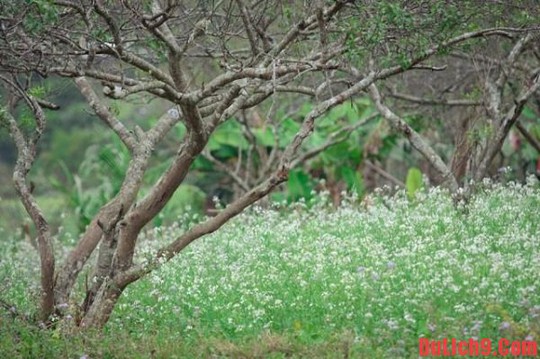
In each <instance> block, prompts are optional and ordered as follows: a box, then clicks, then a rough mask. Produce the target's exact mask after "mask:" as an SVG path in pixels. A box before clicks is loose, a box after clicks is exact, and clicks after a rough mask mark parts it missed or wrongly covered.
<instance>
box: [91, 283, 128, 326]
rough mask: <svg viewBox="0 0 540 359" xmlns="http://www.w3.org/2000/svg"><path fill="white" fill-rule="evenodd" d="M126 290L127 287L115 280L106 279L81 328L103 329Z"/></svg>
mask: <svg viewBox="0 0 540 359" xmlns="http://www.w3.org/2000/svg"><path fill="white" fill-rule="evenodd" d="M124 289H125V286H124V287H120V286H118V284H117V283H116V282H115V281H114V280H112V279H109V278H107V279H105V280H104V282H103V284H102V286H101V288H100V289H99V290H98V292H97V293H96V296H95V297H94V301H93V302H92V304H91V305H90V307H89V308H88V311H87V312H86V313H85V314H84V316H83V318H82V320H81V324H80V327H81V328H84V329H91V328H95V329H102V328H103V327H104V326H105V324H106V323H107V321H108V320H109V317H110V316H111V313H112V311H113V309H114V307H115V305H116V303H117V302H118V299H120V295H121V294H122V292H123V291H124Z"/></svg>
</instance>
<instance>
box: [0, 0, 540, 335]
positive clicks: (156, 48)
mask: <svg viewBox="0 0 540 359" xmlns="http://www.w3.org/2000/svg"><path fill="white" fill-rule="evenodd" d="M381 3H382V2H381ZM428 3H429V4H431V5H433V9H435V10H436V16H435V17H434V19H435V20H434V21H438V16H442V15H441V14H442V13H440V6H439V3H440V2H437V1H433V2H426V4H428ZM1 6H2V16H1V17H0V27H1V34H0V51H1V56H0V70H1V71H2V77H1V79H2V81H3V82H4V84H5V85H6V88H7V90H8V91H9V93H10V94H11V96H10V97H9V98H10V102H9V103H8V104H6V106H4V107H2V111H1V112H0V120H1V122H2V123H4V124H6V125H7V127H8V128H9V132H10V134H11V137H12V138H13V140H14V142H15V144H16V145H17V149H18V152H19V159H18V161H17V166H16V167H15V172H14V180H15V185H16V189H17V191H18V194H19V196H20V198H21V200H22V201H23V203H24V205H25V208H26V210H27V211H28V213H29V214H30V216H31V218H32V220H33V222H34V225H35V226H36V228H37V231H38V233H39V236H38V249H39V252H40V259H41V273H42V279H41V290H42V303H41V319H42V320H44V321H47V320H48V319H49V318H50V317H51V315H53V314H54V315H58V316H60V317H63V316H64V315H65V314H66V313H67V312H68V311H69V310H76V311H78V312H79V314H78V317H79V318H80V320H79V321H78V324H79V325H80V326H81V327H85V328H87V327H102V326H103V325H104V324H105V323H106V322H107V320H108V318H109V316H110V314H111V312H112V311H113V308H114V306H115V304H116V303H117V301H118V298H119V297H120V295H121V294H122V292H123V290H124V289H125V288H126V287H127V286H128V285H129V284H130V283H133V282H135V281H137V280H138V279H140V278H142V277H143V276H145V275H146V274H148V273H149V272H151V271H152V270H154V269H156V268H158V267H159V266H161V265H163V264H164V263H165V262H167V261H169V260H170V259H171V258H173V257H174V256H176V255H177V254H178V253H179V252H181V251H182V250H183V249H184V248H186V247H187V246H188V245H189V244H190V243H191V242H193V241H194V240H196V239H198V238H200V237H202V236H204V235H206V234H209V233H212V232H214V231H216V230H218V229H219V228H220V227H221V226H222V225H223V224H224V223H226V222H227V221H229V220H230V219H231V218H233V217H234V216H236V215H237V214H239V213H241V212H242V211H243V210H244V209H245V208H247V207H249V206H250V205H252V204H253V203H255V202H256V201H258V200H260V199H261V198H263V197H265V196H266V195H267V194H268V193H269V192H270V191H272V189H274V188H275V187H276V186H278V185H279V184H280V183H283V182H284V181H285V180H286V179H287V175H288V172H289V170H290V169H291V167H293V166H295V165H297V164H299V163H301V162H302V161H304V160H306V159H309V158H311V157H312V156H315V155H316V154H317V153H318V152H317V151H319V152H320V151H322V150H323V148H321V149H316V150H315V151H314V152H312V153H310V152H308V153H306V152H302V150H301V146H302V143H303V142H304V140H305V139H306V138H307V137H308V136H309V135H310V133H311V132H312V131H313V129H314V127H315V125H316V121H317V119H318V118H319V117H320V116H322V115H323V114H325V113H326V112H327V111H328V110H329V109H331V108H333V107H335V106H337V105H339V104H342V103H343V102H345V101H347V100H349V99H351V98H353V97H355V96H359V95H361V94H362V92H363V91H366V90H368V89H370V91H371V94H372V96H373V98H374V99H375V102H376V104H377V107H378V109H379V110H380V112H381V114H382V115H383V116H384V117H386V118H388V119H389V120H390V121H391V122H393V123H394V124H395V125H396V126H397V127H398V128H399V129H400V130H401V131H403V132H404V133H405V134H406V135H407V136H408V137H409V138H410V139H411V141H412V142H413V144H414V145H415V147H416V148H417V149H419V150H420V151H422V153H423V154H424V155H426V156H427V157H428V158H430V162H431V163H433V165H434V166H435V167H436V168H437V169H438V170H439V171H440V172H441V173H442V174H443V175H445V176H447V175H448V172H449V170H448V168H447V167H446V165H444V163H441V161H440V160H439V159H438V158H437V156H435V155H434V152H433V151H432V150H430V148H429V146H428V145H427V144H426V143H425V141H422V139H421V137H420V136H419V135H417V134H415V133H414V132H412V131H410V129H409V127H408V126H407V125H406V124H405V122H404V121H402V120H400V119H399V117H398V116H397V115H395V114H393V113H392V112H391V111H390V110H389V109H388V108H386V107H385V105H384V104H383V103H382V100H381V99H380V95H379V92H378V90H377V88H376V87H375V85H374V84H375V83H376V82H381V81H383V80H385V79H387V78H390V77H392V76H395V75H398V74H401V73H403V72H405V71H409V70H417V69H423V68H432V66H430V65H429V63H428V61H429V59H430V58H431V57H433V56H435V55H437V54H439V53H440V52H441V51H443V50H446V49H448V48H453V47H455V46H458V45H460V44H462V43H466V42H469V41H470V40H472V39H477V38H490V37H500V36H511V37H514V36H522V35H523V36H524V37H523V40H522V41H521V42H519V43H520V44H522V45H519V46H522V47H523V46H525V45H526V44H527V43H528V42H529V41H531V40H532V37H531V36H530V35H529V34H528V30H526V29H524V28H505V29H500V28H493V27H490V26H486V27H485V28H480V29H479V30H475V31H466V28H465V27H460V24H459V23H457V22H456V24H455V26H454V27H453V31H449V32H448V33H447V34H445V36H444V37H434V38H433V39H432V40H430V41H428V42H427V43H423V44H422V46H421V47H415V48H408V47H407V46H408V45H406V48H405V51H402V50H403V49H394V48H393V46H394V43H395V39H396V37H402V38H403V39H408V38H409V37H411V36H416V35H417V34H421V32H419V31H422V30H423V28H422V26H425V24H421V23H419V25H418V28H416V27H415V22H414V21H413V22H411V23H410V25H408V26H409V27H410V28H406V31H405V30H404V29H402V28H401V27H400V26H402V25H399V24H398V25H396V27H392V26H394V23H393V22H392V21H395V20H396V19H397V20H399V17H398V18H395V17H392V16H390V15H392V14H391V11H397V10H396V9H395V6H394V4H393V3H392V2H384V6H386V7H384V8H379V7H378V6H382V5H377V4H374V3H373V2H371V1H365V2H362V1H352V0H337V1H314V2H307V3H304V2H302V3H298V2H287V1H251V2H250V1H245V0H235V1H212V2H209V1H200V2H195V1H193V2H182V1H172V0H168V1H158V0H154V1H119V2H113V1H104V0H94V1H75V0H73V1H70V0H67V1H64V0H62V1H60V0H57V1H54V2H50V1H41V2H40V1H35V2H34V3H33V4H31V5H25V3H23V2H19V1H16V2H13V3H10V4H6V3H4V2H3V3H2V5H1ZM406 10H407V9H406ZM435 10H434V11H435ZM407 11H409V12H410V14H412V15H411V16H412V19H421V18H422V17H423V16H425V14H424V11H425V9H424V8H422V7H420V8H412V9H408V10H407ZM379 12H380V13H379ZM379 17H380V18H379ZM385 19H386V20H385ZM383 20H384V21H386V22H387V23H386V26H387V27H388V31H386V32H384V31H383V32H381V31H380V29H378V26H379V25H380V23H382V22H383ZM400 21H401V20H400ZM389 24H390V25H392V26H390V25H389ZM363 26H367V27H366V28H364V27H363ZM458 30H459V31H458ZM425 31H427V30H425ZM379 33H381V34H382V35H381V34H379ZM374 34H379V35H377V37H373V36H374ZM426 34H427V35H429V34H430V33H429V32H426ZM380 36H382V37H380ZM516 46H518V45H516ZM519 46H518V47H517V48H516V50H515V51H514V52H518V53H520V52H521V51H522V50H521V48H519ZM394 52H396V53H398V55H399V56H398V57H397V60H396V58H394V56H393V55H394ZM362 59H364V60H362ZM365 59H368V60H369V61H365ZM368 62H369V63H368ZM508 63H509V65H512V64H513V63H514V60H512V58H511V57H509V60H508ZM534 73H535V72H533V74H534ZM47 76H62V77H67V78H73V81H74V82H75V84H76V86H77V87H78V89H79V90H80V92H81V93H82V95H83V96H84V98H85V99H86V101H87V102H88V104H89V105H90V107H91V108H92V109H93V111H94V112H95V114H96V115H97V117H99V119H100V120H101V121H102V122H103V123H104V124H105V125H106V126H108V128H109V129H110V131H112V132H114V133H115V134H116V136H118V138H119V139H120V140H121V141H122V142H123V144H124V145H125V147H126V148H127V149H128V150H129V152H130V155H131V160H130V162H129V165H128V168H127V170H126V173H125V177H124V181H123V183H122V186H121V188H120V190H119V191H118V193H116V195H114V196H113V197H112V198H111V199H110V200H109V201H108V202H107V203H106V204H105V205H104V206H103V207H102V208H101V209H100V210H99V212H98V213H97V215H96V216H95V217H94V218H93V220H92V221H91V223H90V224H89V225H88V227H87V228H86V231H85V232H84V233H83V234H82V235H81V237H80V238H79V241H78V242H77V245H76V246H75V247H74V248H73V249H72V250H71V252H70V253H69V254H68V256H67V258H66V259H65V261H64V262H63V263H62V264H61V265H59V266H55V258H54V254H53V253H54V252H53V250H52V245H53V244H52V242H51V235H50V231H49V228H48V225H47V220H46V219H45V218H44V216H43V214H42V212H41V211H40V209H39V206H38V205H37V203H36V201H35V199H34V197H33V195H32V193H31V191H30V190H29V185H28V183H29V180H28V172H29V170H30V168H31V166H32V163H33V161H34V159H35V157H36V145H37V142H38V141H39V138H40V135H41V134H42V132H43V130H44V127H45V123H46V119H45V115H44V113H43V110H42V109H43V108H44V107H54V105H53V104H49V103H48V102H47V101H46V100H45V99H41V98H36V97H34V96H32V95H30V94H29V93H30V92H29V89H30V87H31V84H32V83H33V82H35V81H36V79H37V78H38V77H47ZM501 76H503V75H501ZM505 80H506V75H504V76H503V77H502V78H501V79H500V80H496V81H495V82H494V84H493V86H494V90H493V91H494V94H493V96H492V97H493V100H492V101H493V104H494V105H495V104H498V103H499V102H498V101H499V100H498V97H497V95H496V93H495V92H496V91H499V92H500V91H501V89H502V87H501V86H503V85H502V83H504V82H505ZM533 80H534V81H533V84H535V85H533V87H530V88H527V89H526V90H524V91H523V93H522V94H521V95H520V96H519V97H518V100H519V102H518V103H516V105H515V108H512V109H509V110H506V111H503V110H502V109H501V108H500V107H493V109H492V111H493V114H494V116H495V115H497V116H498V117H494V118H496V119H497V120H498V121H502V122H503V125H502V126H501V128H502V130H501V131H502V132H501V133H500V134H497V136H496V137H494V141H497V143H498V142H500V140H501V138H502V137H501V136H505V134H506V133H507V129H508V126H511V124H513V122H515V120H516V116H517V115H516V114H518V113H519V111H520V109H521V108H522V106H523V103H524V101H526V100H527V99H528V97H529V96H530V92H531V91H535V89H537V85H536V84H537V82H538V80H537V78H536V79H533ZM500 83H501V84H500ZM534 86H536V87H534ZM99 87H101V89H102V92H103V96H102V95H101V94H98V93H97V92H96V88H99ZM490 88H491V87H490ZM142 93H144V94H147V95H148V96H151V97H155V98H161V99H163V100H166V101H167V102H168V103H170V106H171V110H169V111H167V112H166V113H165V114H164V115H163V116H162V117H161V118H159V120H158V121H157V122H156V123H155V125H153V126H152V127H148V128H145V129H143V128H141V127H139V126H135V127H133V128H129V127H128V126H127V125H126V124H125V123H122V121H120V120H119V119H118V118H117V116H116V115H115V114H114V113H113V111H111V110H110V108H109V101H115V100H123V99H126V98H130V97H132V96H135V95H137V94H142ZM293 95H294V96H299V95H302V96H308V98H309V99H311V100H312V101H313V102H314V106H313V109H312V110H311V111H310V112H309V113H308V114H307V115H306V116H305V117H304V119H303V120H302V123H301V126H300V130H299V131H298V132H297V133H296V135H295V136H294V138H293V139H292V141H291V142H290V143H289V144H288V145H287V146H286V147H285V148H284V149H283V150H279V151H278V150H276V151H273V152H271V153H270V155H269V158H266V163H265V165H264V166H263V167H262V170H261V172H260V173H258V174H257V175H256V176H253V178H254V180H245V179H242V178H240V177H238V178H237V179H236V180H237V182H238V184H239V185H240V186H242V188H243V194H242V195H241V196H239V197H238V198H236V199H235V200H234V201H233V202H232V203H230V204H229V205H228V206H227V207H225V208H224V209H222V210H221V211H219V212H218V213H217V215H216V216H215V217H212V218H208V219H206V220H205V221H204V222H202V223H200V224H197V225H194V226H193V227H192V228H190V229H189V230H187V231H186V232H184V233H180V234H179V235H178V237H177V238H175V239H173V240H171V242H170V243H169V244H168V245H166V246H164V247H163V248H161V249H160V250H159V251H158V252H157V254H156V255H155V257H154V258H153V259H152V260H151V261H149V262H147V263H136V262H135V261H134V255H135V253H136V249H137V239H138V237H139V234H140V233H141V230H142V229H143V228H144V227H145V226H146V225H147V224H148V223H149V222H150V221H151V220H152V219H153V218H154V217H155V216H156V215H157V214H158V213H159V212H160V211H161V210H162V209H163V208H164V206H165V205H166V204H167V202H168V201H169V200H170V198H171V196H172V195H173V193H174V192H175V190H176V189H177V188H178V187H179V185H180V184H181V183H182V182H183V181H184V179H185V178H186V175H187V174H188V171H189V168H190V166H191V164H192V163H193V161H194V160H195V159H196V158H197V156H199V155H201V154H202V155H205V156H207V157H208V158H210V159H211V155H210V154H209V153H208V152H205V147H206V145H207V143H208V141H209V139H210V137H211V135H212V133H213V132H214V131H215V130H216V128H217V127H219V126H220V125H221V124H223V123H224V122H226V121H228V120H229V119H230V118H231V117H233V116H235V115H238V114H240V115H241V114H242V112H243V111H246V110H248V109H251V108H254V107H256V106H259V105H261V104H263V105H264V104H265V103H267V102H265V101H276V99H281V98H283V97H282V96H293ZM21 101H22V103H24V104H25V105H26V106H28V107H29V108H30V109H31V110H32V112H33V114H34V117H35V126H34V130H33V132H31V133H29V132H28V131H26V130H24V129H23V128H22V127H21V125H20V124H19V123H18V121H17V119H16V116H15V115H14V114H15V107H16V104H17V103H18V102H21ZM269 117H272V116H269ZM240 118H242V117H241V116H240ZM270 120H271V119H270ZM270 120H269V121H270ZM360 121H363V119H361V120H360ZM180 122H182V123H183V124H184V126H185V127H186V133H185V136H184V137H183V139H182V140H181V141H180V142H179V143H178V147H177V152H176V154H175V155H174V158H173V161H172V163H171V164H170V166H169V167H168V168H167V169H166V170H165V171H164V172H163V173H162V174H161V176H160V178H159V179H158V180H157V181H156V182H155V183H153V184H152V186H151V188H150V190H149V191H147V194H146V195H145V196H141V194H140V192H141V187H142V184H143V178H144V175H145V173H146V172H147V170H148V169H149V166H150V159H151V158H152V157H153V156H155V149H156V148H158V146H159V145H160V143H161V142H162V141H163V139H164V137H165V136H166V135H167V133H169V132H170V131H171V129H172V128H173V127H175V126H176V125H177V124H178V123H180ZM360 125H361V123H358V124H355V125H353V127H351V128H344V129H343V130H344V131H351V130H353V129H354V128H355V126H360ZM245 129H246V132H247V136H249V130H250V125H249V123H248V121H245ZM335 136H336V138H329V139H328V141H329V142H328V143H327V144H325V145H324V146H330V145H332V143H333V142H335V140H336V139H337V138H338V134H336V135H335ZM331 137H332V136H331ZM324 146H323V147H324ZM492 152H493V151H492V150H489V151H488V152H487V153H486V155H485V156H484V157H482V158H491V156H492ZM261 156H262V155H261ZM488 162H489V161H487V162H486V164H485V165H482V166H481V168H484V167H485V166H487V163H488ZM482 171H483V170H482ZM448 177H450V176H448ZM449 181H450V182H449V183H450V187H451V188H452V189H456V187H457V184H456V181H455V180H454V179H451V178H450V179H449ZM94 252H97V259H96V263H95V265H94V271H93V278H92V279H93V280H92V281H91V285H90V286H89V288H87V289H86V292H85V295H84V301H83V302H82V303H79V304H77V305H76V306H75V309H73V308H69V307H72V305H71V304H70V303H72V298H74V296H73V290H74V286H75V283H76V280H77V278H78V276H79V275H80V273H81V271H82V270H83V268H84V267H85V265H86V264H87V262H88V259H89V258H90V256H91V255H92V253H94ZM68 304H69V305H68Z"/></svg>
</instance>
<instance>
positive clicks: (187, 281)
mask: <svg viewBox="0 0 540 359" xmlns="http://www.w3.org/2000/svg"><path fill="white" fill-rule="evenodd" d="M416 197H417V198H416V200H415V202H414V203H411V202H410V201H409V200H408V199H407V196H406V195H405V194H404V193H400V194H398V195H396V196H392V197H388V196H386V197H385V196H380V197H373V200H372V201H371V202H372V203H370V204H366V203H364V204H362V205H359V204H357V202H356V201H354V200H351V201H349V202H348V203H345V204H344V205H343V206H342V207H341V208H339V209H337V210H332V209H329V208H328V207H327V206H326V205H325V201H324V199H323V200H321V199H319V204H316V205H315V206H313V207H311V208H308V207H309V206H305V205H302V204H297V205H295V207H296V209H294V210H292V209H282V210H281V211H276V210H262V209H254V210H252V211H250V212H249V213H246V214H244V215H241V216H240V217H239V218H237V219H235V220H234V221H232V222H230V223H228V224H227V225H226V226H225V227H224V228H223V229H222V230H220V231H218V232H217V233H215V234H213V235H210V236H208V237H205V238H204V239H202V240H199V241H197V242H196V243H194V244H193V245H191V246H190V247H188V248H187V249H186V250H185V251H184V252H182V253H181V254H180V255H179V256H178V257H177V258H176V259H175V260H173V261H172V262H171V263H168V264H167V265H165V266H163V267H162V268H160V269H159V270H158V271H156V272H154V273H152V274H151V275H150V276H149V277H147V278H145V279H144V280H142V281H139V282H137V283H135V284H134V285H132V286H130V287H129V288H128V290H127V291H126V292H125V293H124V295H123V297H122V299H121V301H120V303H119V304H118V307H117V308H116V310H115V312H114V314H113V316H112V318H111V321H110V322H109V324H108V326H107V327H106V329H105V331H104V333H103V334H96V333H94V334H84V335H76V336H74V337H73V336H70V337H66V335H65V334H61V333H60V332H54V333H53V334H51V333H50V332H47V331H41V330H35V329H31V328H29V327H28V326H25V325H23V324H21V323H20V322H18V321H14V320H12V319H9V315H8V314H5V315H3V316H2V317H0V318H1V320H2V322H1V323H0V357H7V356H8V355H9V356H10V357H32V356H41V357H74V358H75V357H77V358H78V357H80V356H82V355H83V354H85V355H88V356H89V357H91V358H101V357H103V358H107V357H126V358H127V357H141V358H144V357H152V356H154V357H163V358H165V357H174V356H176V357H179V358H184V357H185V358H189V357H233V358H237V357H246V358H251V357H273V358H283V357H309V358H313V357H325V358H326V357H329V358H333V357H335V358H338V357H339V358H342V357H351V358H378V357H387V358H408V357H418V338H419V337H422V336H424V337H429V338H432V339H438V338H452V337H453V338H458V339H468V338H470V337H478V338H491V339H493V340H496V339H498V338H501V337H505V338H509V339H515V340H523V339H525V338H527V339H529V340H530V339H531V338H532V339H533V340H536V341H538V340H539V338H540V281H539V277H540V275H539V274H538V273H540V228H539V223H538V222H539V221H538V218H539V217H538V212H539V209H540V189H539V188H538V185H537V184H534V183H531V184H529V185H526V186H519V185H514V184H509V185H506V186H505V187H502V186H498V185H487V186H486V189H484V190H481V191H480V192H479V193H478V195H477V196H475V197H474V198H473V199H472V200H471V202H470V203H469V204H468V205H467V206H466V207H465V206H460V207H459V208H456V207H455V206H454V205H453V203H452V200H451V198H450V197H449V196H448V195H447V194H445V193H444V192H443V191H440V190H437V189H435V190H431V191H430V192H429V193H418V194H417V196H416ZM184 219H185V218H184ZM183 223H184V222H182V223H180V222H179V223H178V225H173V226H171V227H168V228H159V229H154V230H152V231H149V232H148V233H147V234H146V235H145V238H142V239H141V244H142V249H141V251H140V252H139V253H138V260H139V261H143V260H144V258H146V257H147V256H148V255H151V254H152V253H153V252H154V251H155V250H156V249H157V248H158V247H159V246H160V245H163V243H165V242H166V241H169V240H171V239H172V238H174V236H175V234H178V233H179V231H180V227H181V224H183ZM0 235H2V233H0ZM6 243H8V241H6ZM6 243H2V244H1V245H2V246H7V244H6ZM10 246H11V247H10V248H11V249H10V250H11V252H10V253H12V254H11V256H9V257H8V258H5V256H4V253H6V252H5V251H2V254H1V255H0V258H1V259H2V262H0V280H2V282H3V283H4V288H3V291H0V298H3V299H6V300H9V301H13V302H17V303H20V304H19V305H20V307H19V310H20V311H23V312H25V311H26V312H30V311H31V310H33V307H32V300H31V299H32V298H35V293H36V290H35V286H34V285H35V284H32V285H30V284H29V283H30V282H29V280H30V279H35V278H36V275H37V273H36V271H35V269H32V268H34V267H35V263H37V262H36V258H35V257H32V256H29V255H28V253H27V249H28V248H26V247H24V248H23V249H21V248H20V246H19V245H13V244H11V245H10ZM21 261H22V264H20V262H21ZM16 263H19V264H17V266H16ZM32 263H33V264H32ZM32 266H34V267H32ZM0 290H2V289H1V288H0ZM28 293H30V294H29V295H28ZM6 324H7V325H6ZM20 333H24V334H20ZM68 342H69V344H67V343H68ZM2 351H4V352H5V353H6V354H5V355H4V354H3V353H2ZM29 353H31V354H29Z"/></svg>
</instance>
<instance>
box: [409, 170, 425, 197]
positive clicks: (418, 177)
mask: <svg viewBox="0 0 540 359" xmlns="http://www.w3.org/2000/svg"><path fill="white" fill-rule="evenodd" d="M405 186H406V187H407V196H408V197H409V199H411V200H412V199H414V198H415V196H416V192H417V191H419V190H421V189H422V188H423V187H424V183H423V180H422V171H420V170H419V169H418V168H416V167H411V168H409V171H408V172H407V180H406V181H405Z"/></svg>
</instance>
